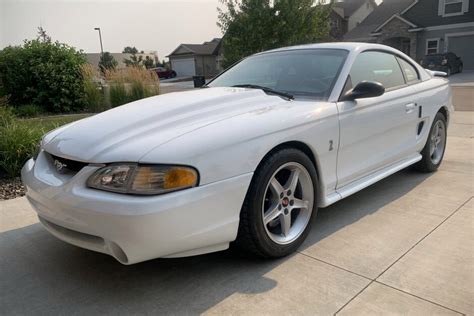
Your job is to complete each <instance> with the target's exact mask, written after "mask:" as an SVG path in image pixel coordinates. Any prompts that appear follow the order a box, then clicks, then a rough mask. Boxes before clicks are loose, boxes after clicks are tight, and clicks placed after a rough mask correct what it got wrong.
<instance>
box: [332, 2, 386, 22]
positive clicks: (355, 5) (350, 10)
mask: <svg viewBox="0 0 474 316" xmlns="http://www.w3.org/2000/svg"><path fill="white" fill-rule="evenodd" d="M366 1H367V0H339V1H337V0H336V2H334V4H333V6H334V7H336V8H342V9H344V17H346V18H347V17H350V16H351V15H353V14H354V12H355V11H356V10H357V9H359V8H360V7H361V6H362V5H364V4H365V2H366ZM369 1H370V2H371V3H372V5H373V6H374V7H376V6H377V4H376V3H375V1H374V0H369Z"/></svg>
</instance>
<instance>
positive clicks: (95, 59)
mask: <svg viewBox="0 0 474 316" xmlns="http://www.w3.org/2000/svg"><path fill="white" fill-rule="evenodd" d="M110 54H111V55H112V57H114V59H115V60H116V61H117V68H119V69H120V68H125V67H126V66H127V65H125V62H124V60H125V59H130V57H131V56H132V54H128V53H110ZM135 55H137V56H141V57H142V58H143V60H145V58H147V57H148V58H151V59H152V60H153V62H155V63H157V62H158V61H159V60H158V54H157V52H155V51H152V52H145V53H138V54H135ZM100 56H101V53H87V54H86V60H87V62H88V63H89V64H91V65H93V66H94V67H96V68H99V61H100Z"/></svg>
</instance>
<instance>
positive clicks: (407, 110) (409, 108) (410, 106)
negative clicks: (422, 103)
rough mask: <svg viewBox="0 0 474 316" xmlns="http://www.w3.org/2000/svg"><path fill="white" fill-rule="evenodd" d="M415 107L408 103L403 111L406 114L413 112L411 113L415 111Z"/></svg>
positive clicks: (414, 104) (413, 104)
mask: <svg viewBox="0 0 474 316" xmlns="http://www.w3.org/2000/svg"><path fill="white" fill-rule="evenodd" d="M416 105H417V104H416V103H408V104H406V105H405V110H406V112H407V113H411V112H413V111H414V110H415V108H416Z"/></svg>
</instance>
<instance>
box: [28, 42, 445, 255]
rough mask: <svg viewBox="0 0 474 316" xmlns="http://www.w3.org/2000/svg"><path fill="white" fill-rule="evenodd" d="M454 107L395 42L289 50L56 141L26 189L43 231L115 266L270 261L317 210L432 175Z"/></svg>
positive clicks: (45, 147)
mask: <svg viewBox="0 0 474 316" xmlns="http://www.w3.org/2000/svg"><path fill="white" fill-rule="evenodd" d="M451 99H452V97H451V89H450V86H449V82H448V80H446V79H445V78H440V77H434V76H432V75H431V74H430V73H429V72H428V71H426V70H425V69H423V68H422V67H421V66H420V65H418V64H417V63H416V62H415V61H413V60H412V59H411V58H410V57H408V56H407V55H405V54H403V53H402V52H400V51H398V50H396V49H394V48H391V47H388V46H384V45H378V44H366V43H327V44H315V45H302V46H296V47H288V48H282V49H277V50H272V51H268V52H262V53H259V54H256V55H253V56H250V57H248V58H245V59H243V60H242V61H240V62H239V63H237V64H235V65H234V66H232V67H231V68H230V69H228V70H226V71H225V72H223V73H222V74H220V75H219V76H217V77H216V78H215V79H213V80H212V81H211V82H209V83H208V84H207V85H205V89H195V90H193V91H186V92H180V93H170V94H164V95H159V96H156V97H151V98H146V99H143V100H139V101H136V102H132V103H129V104H127V105H123V106H120V107H116V108H113V109H111V110H109V111H106V112H103V113H99V114H97V115H94V116H91V117H89V118H86V119H83V120H80V121H76V122H74V123H72V124H69V125H65V126H63V127H60V128H59V129H56V130H54V131H52V132H50V133H49V134H47V135H46V136H44V137H43V139H42V141H41V144H40V147H39V151H38V153H37V155H36V156H35V157H34V158H32V159H30V160H28V162H26V164H25V166H24V167H23V170H22V179H23V183H24V184H25V186H26V188H27V193H26V195H27V198H28V201H29V202H30V203H31V204H32V206H33V208H34V209H35V210H36V212H37V213H38V215H39V219H40V222H41V223H42V224H43V226H44V227H45V228H46V229H47V230H48V231H49V232H50V233H51V234H53V235H54V236H56V237H58V238H60V239H62V240H64V241H66V242H68V243H71V244H74V245H77V246H79V247H83V248H87V249H91V250H95V251H99V252H103V253H107V254H110V255H112V256H114V257H115V258H116V259H117V260H118V261H120V262H121V263H123V264H132V263H136V262H140V261H144V260H149V259H153V258H159V257H184V256H191V255H197V254H203V253H208V252H213V251H220V250H224V249H226V248H228V247H229V245H230V243H232V242H234V243H235V244H236V246H239V247H240V248H243V249H245V250H247V251H249V252H251V253H253V254H255V255H257V256H261V257H267V258H276V257H281V256H285V255H288V254H290V253H292V252H294V251H295V250H296V249H298V247H299V246H300V245H301V244H302V242H303V241H304V239H305V238H306V236H307V235H308V233H309V231H310V229H311V224H312V223H313V218H314V217H315V216H316V212H317V210H318V207H326V206H329V205H331V204H333V203H335V202H337V201H339V200H341V199H343V198H345V197H347V196H350V195H351V194H354V193H355V192H357V191H359V190H361V189H363V188H366V187H368V186H369V185H371V184H373V183H375V182H377V181H379V180H381V179H383V178H385V177H387V176H389V175H391V174H393V173H395V172H397V171H399V170H401V169H403V168H406V167H408V166H410V165H415V166H416V168H417V169H418V170H420V171H422V172H434V171H436V170H437V169H438V167H439V166H440V164H441V162H442V160H443V155H444V150H445V146H446V137H447V134H446V131H447V127H448V122H449V117H450V112H451V111H452V110H453V107H452V104H451ZM374 198H377V197H374ZM393 229H397V227H393ZM360 255H361V256H363V255H364V254H363V253H361V254H360Z"/></svg>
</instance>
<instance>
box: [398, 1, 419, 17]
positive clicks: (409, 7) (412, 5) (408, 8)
mask: <svg viewBox="0 0 474 316" xmlns="http://www.w3.org/2000/svg"><path fill="white" fill-rule="evenodd" d="M418 2H419V0H415V1H413V2H412V3H411V4H410V5H409V6H408V7H406V8H405V9H404V10H403V11H402V12H400V15H404V14H405V13H406V12H407V11H408V10H410V9H411V8H413V7H414V6H415V4H417V3H418Z"/></svg>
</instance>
